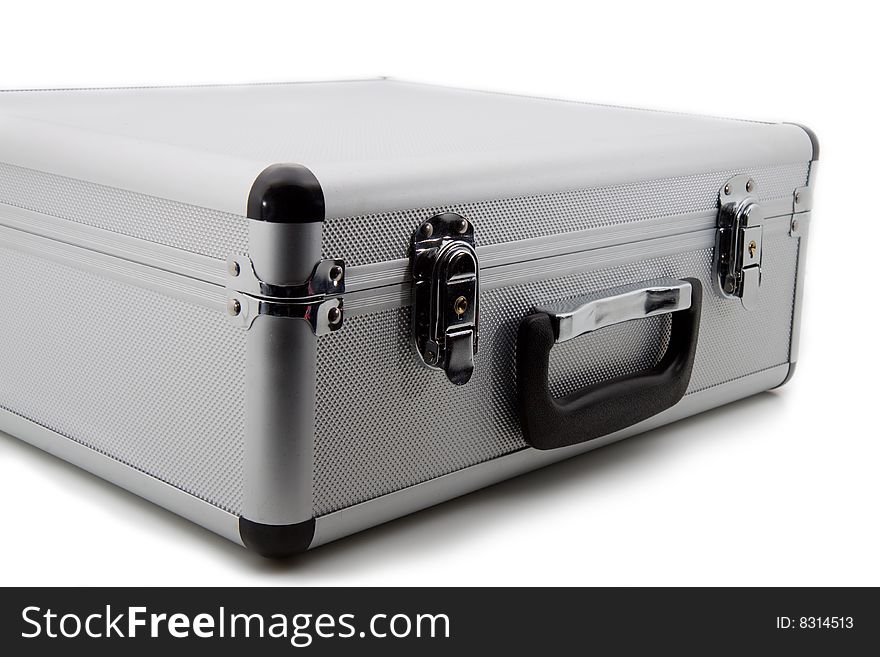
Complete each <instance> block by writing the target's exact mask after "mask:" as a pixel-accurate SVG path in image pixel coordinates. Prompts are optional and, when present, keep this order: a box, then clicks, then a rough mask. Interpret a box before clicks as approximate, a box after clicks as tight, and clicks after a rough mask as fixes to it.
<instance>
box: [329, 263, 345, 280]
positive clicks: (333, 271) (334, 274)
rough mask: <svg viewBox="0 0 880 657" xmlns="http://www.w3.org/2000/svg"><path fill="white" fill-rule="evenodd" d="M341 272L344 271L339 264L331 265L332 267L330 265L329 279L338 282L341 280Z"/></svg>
mask: <svg viewBox="0 0 880 657" xmlns="http://www.w3.org/2000/svg"><path fill="white" fill-rule="evenodd" d="M343 273H344V272H343V270H342V267H340V266H339V265H333V266H332V267H330V281H331V282H333V283H338V282H339V281H341V280H342V274H343Z"/></svg>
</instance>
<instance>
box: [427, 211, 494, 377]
mask: <svg viewBox="0 0 880 657" xmlns="http://www.w3.org/2000/svg"><path fill="white" fill-rule="evenodd" d="M410 264H411V271H412V278H413V287H412V316H413V342H414V344H415V348H416V351H417V352H418V354H419V357H420V358H421V360H422V362H423V363H424V364H425V365H426V366H427V367H429V368H431V369H437V370H444V371H445V372H446V377H447V378H448V379H449V380H450V381H451V382H452V383H454V384H456V385H463V384H465V383H467V382H468V381H469V380H470V378H471V374H473V371H474V354H476V353H477V334H478V319H479V295H480V287H479V276H480V267H479V263H478V261H477V252H476V250H475V248H474V227H473V225H472V224H471V222H470V221H468V220H467V219H465V218H464V217H462V216H461V215H458V214H454V213H452V212H448V213H444V214H438V215H436V216H434V217H431V218H430V219H428V220H427V221H425V222H424V223H422V225H421V226H419V227H418V229H416V231H415V233H413V237H412V251H411V256H410Z"/></svg>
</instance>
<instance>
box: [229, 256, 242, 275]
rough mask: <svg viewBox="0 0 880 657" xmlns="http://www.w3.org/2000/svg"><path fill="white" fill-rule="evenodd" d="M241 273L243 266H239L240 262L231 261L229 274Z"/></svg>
mask: <svg viewBox="0 0 880 657" xmlns="http://www.w3.org/2000/svg"><path fill="white" fill-rule="evenodd" d="M240 273H241V267H239V266H238V263H237V262H236V261H235V260H230V261H229V275H230V276H238V275H239V274H240Z"/></svg>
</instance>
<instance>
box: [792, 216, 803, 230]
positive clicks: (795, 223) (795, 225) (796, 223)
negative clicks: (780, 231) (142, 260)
mask: <svg viewBox="0 0 880 657" xmlns="http://www.w3.org/2000/svg"><path fill="white" fill-rule="evenodd" d="M800 226H801V222H800V221H798V218H797V217H795V218H794V219H792V220H791V232H792V233H796V232H797V230H798V228H800Z"/></svg>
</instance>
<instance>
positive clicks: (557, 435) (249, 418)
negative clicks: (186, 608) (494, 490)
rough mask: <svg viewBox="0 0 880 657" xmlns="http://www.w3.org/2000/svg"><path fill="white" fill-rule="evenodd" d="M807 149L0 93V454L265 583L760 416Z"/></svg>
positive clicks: (411, 117) (777, 129)
mask: <svg viewBox="0 0 880 657" xmlns="http://www.w3.org/2000/svg"><path fill="white" fill-rule="evenodd" d="M817 156H818V146H817V142H816V139H815V137H814V136H813V134H812V133H811V132H810V131H809V130H807V129H805V128H802V127H800V126H798V125H795V124H779V123H758V122H747V121H735V120H727V119H717V118H706V117H700V116H689V115H684V114H672V113H663V112H655V111H644V110H636V109H625V108H617V107H608V106H599V105H589V104H583V103H577V102H567V101H555V100H549V99H544V98H531V97H521V96H513V95H507V94H498V93H487V92H475V91H466V90H460V89H451V88H441V87H435V86H429V85H419V84H411V83H405V82H399V81H393V80H385V79H380V80H371V81H347V82H327V83H298V84H266V85H244V86H215V87H190V88H183V87H178V88H173V87H169V88H139V89H98V90H59V91H51V90H50V91H33V92H4V93H2V94H0V258H2V265H3V267H2V272H3V273H2V276H0V294H2V298H3V299H4V303H5V305H6V308H7V312H6V313H5V314H4V320H3V324H2V327H3V328H2V334H0V335H2V338H3V343H4V349H3V350H2V354H0V372H2V374H0V429H2V430H3V431H5V432H8V433H9V434H12V435H14V436H17V437H19V438H21V439H23V440H25V441H27V442H30V443H32V444H34V445H37V446H38V447H40V448H42V449H44V450H46V451H49V452H51V453H53V454H55V455H57V456H59V457H61V458H63V459H66V460H67V461H70V462H71V463H74V464H76V465H78V466H80V467H82V468H85V469H86V470H89V471H91V472H93V473H96V474H97V475H99V476H101V477H104V478H106V479H107V480H109V481H111V482H113V483H115V484H118V485H119V486H122V487H124V488H126V489H128V490H131V491H133V492H135V493H137V494H138V495H141V496H143V497H145V498H147V499H149V500H152V501H153V502H155V503H157V504H160V505H162V506H164V507H166V508H168V509H170V510H171V511H174V512H175V513H178V514H180V515H182V516H185V517H186V518H189V519H190V520H192V521H194V522H197V523H199V524H201V525H203V526H205V527H207V528H208V529H211V530H213V531H215V532H217V533H219V534H221V535H223V536H225V537H227V538H229V539H231V540H233V541H236V542H238V543H241V544H243V545H245V546H247V547H249V548H252V549H253V550H255V551H257V552H259V553H261V554H264V555H266V556H283V555H287V554H292V553H297V552H301V551H303V550H306V549H308V548H312V547H315V546H318V545H321V544H323V543H327V542H328V541H332V540H334V539H337V538H340V537H342V536H345V535H347V534H351V533H353V532H356V531H359V530H362V529H364V528H367V527H370V526H372V525H376V524H379V523H382V522H385V521H387V520H390V519H392V518H395V517H398V516H401V515H404V514H407V513H410V512H413V511H416V510H418V509H421V508H424V507H427V506H430V505H433V504H436V503H438V502H441V501H444V500H447V499H450V498H452V497H454V496H457V495H461V494H464V493H467V492H469V491H473V490H475V489H477V488H480V487H483V486H486V485H488V484H491V483H493V482H497V481H499V480H502V479H505V478H507V477H512V476H514V475H517V474H519V473H522V472H525V471H527V470H531V469H534V468H538V467H541V466H544V465H547V464H549V463H552V462H554V461H558V460H560V459H564V458H567V457H570V456H574V455H576V454H580V453H582V452H585V451H587V450H591V449H594V448H596V447H599V446H602V445H605V444H608V443H610V442H612V441H616V440H620V439H622V438H626V437H628V436H631V435H633V434H636V433H638V432H642V431H645V430H648V429H651V428H653V427H657V426H659V425H661V424H664V423H668V422H672V421H674V420H677V419H679V418H682V417H685V416H689V415H692V414H694V413H698V412H700V411H703V410H706V409H709V408H712V407H715V406H718V405H721V404H725V403H727V402H730V401H733V400H736V399H740V398H742V397H745V396H748V395H752V394H754V393H757V392H760V391H763V390H767V389H770V388H774V387H776V386H779V385H781V384H783V383H784V382H785V381H787V380H788V378H789V377H790V376H791V375H792V372H793V370H794V365H795V361H796V357H797V346H798V330H799V323H800V322H799V320H800V312H801V296H802V292H803V276H804V253H805V247H806V242H807V234H808V228H809V220H810V213H811V207H812V192H813V187H814V181H815V176H816V160H817Z"/></svg>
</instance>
